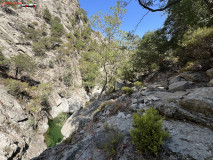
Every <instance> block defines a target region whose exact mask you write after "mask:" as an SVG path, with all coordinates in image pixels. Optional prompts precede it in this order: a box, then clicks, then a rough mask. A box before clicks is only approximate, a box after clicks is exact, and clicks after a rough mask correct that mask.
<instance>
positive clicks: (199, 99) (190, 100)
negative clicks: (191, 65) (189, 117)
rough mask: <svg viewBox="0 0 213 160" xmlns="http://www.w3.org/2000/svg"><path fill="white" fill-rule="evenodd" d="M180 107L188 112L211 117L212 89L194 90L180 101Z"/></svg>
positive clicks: (212, 115)
mask: <svg viewBox="0 0 213 160" xmlns="http://www.w3.org/2000/svg"><path fill="white" fill-rule="evenodd" d="M180 105H181V106H182V107H183V108H184V109H187V110H189V111H192V112H197V113H202V114H204V115H205V116H207V117H211V118H212V117H213V87H205V88H196V89H194V90H193V91H192V92H191V93H190V94H188V95H187V96H185V97H184V99H183V100H181V102H180Z"/></svg>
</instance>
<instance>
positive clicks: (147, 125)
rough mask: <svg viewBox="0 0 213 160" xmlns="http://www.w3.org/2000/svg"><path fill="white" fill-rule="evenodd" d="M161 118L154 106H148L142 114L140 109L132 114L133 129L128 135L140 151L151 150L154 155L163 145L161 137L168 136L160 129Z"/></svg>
mask: <svg viewBox="0 0 213 160" xmlns="http://www.w3.org/2000/svg"><path fill="white" fill-rule="evenodd" d="M162 122H163V118H162V117H161V116H160V115H159V113H158V111H157V110H156V109H154V108H149V109H148V110H146V112H145V114H144V115H143V114H142V112H141V111H139V112H138V113H135V114H133V127H134V128H133V129H131V130H130V135H131V138H132V141H133V143H134V144H136V146H137V148H138V149H139V150H140V151H151V152H153V153H154V154H155V155H157V154H158V151H159V150H160V149H161V146H162V145H163V139H164V138H165V137H168V136H169V134H168V132H167V131H164V130H163V129H162V127H163V123H162Z"/></svg>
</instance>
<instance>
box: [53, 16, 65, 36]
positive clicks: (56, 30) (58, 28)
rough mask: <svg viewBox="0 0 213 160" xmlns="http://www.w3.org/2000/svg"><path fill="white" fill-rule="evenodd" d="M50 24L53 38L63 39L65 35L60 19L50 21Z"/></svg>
mask: <svg viewBox="0 0 213 160" xmlns="http://www.w3.org/2000/svg"><path fill="white" fill-rule="evenodd" d="M50 24H51V29H50V30H51V33H52V36H54V37H61V36H62V35H63V33H64V27H63V25H62V24H61V19H60V18H59V17H55V18H54V19H52V20H51V21H50Z"/></svg>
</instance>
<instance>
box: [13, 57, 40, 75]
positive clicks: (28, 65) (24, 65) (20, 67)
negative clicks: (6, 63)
mask: <svg viewBox="0 0 213 160" xmlns="http://www.w3.org/2000/svg"><path fill="white" fill-rule="evenodd" d="M12 63H14V66H15V78H17V77H18V74H21V72H23V71H24V72H27V73H32V72H34V71H35V69H36V63H35V62H34V61H33V59H32V57H30V56H28V55H25V54H18V55H17V56H14V57H12Z"/></svg>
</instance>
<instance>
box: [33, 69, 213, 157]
mask: <svg viewBox="0 0 213 160" xmlns="http://www.w3.org/2000/svg"><path fill="white" fill-rule="evenodd" d="M202 74H203V73H202ZM170 75H171V74H167V76H166V75H164V76H163V78H162V76H158V77H161V78H160V79H159V78H158V79H156V82H152V83H147V84H145V85H146V87H144V88H143V89H142V90H140V91H137V90H136V89H135V92H134V93H133V94H132V95H131V96H128V95H122V94H121V93H120V92H118V93H115V94H114V95H113V94H112V95H110V96H106V97H105V98H104V99H101V100H96V101H94V102H93V103H91V104H90V105H88V106H87V107H85V108H83V109H81V110H79V111H77V112H75V113H74V114H73V115H72V116H71V117H70V118H69V119H68V120H67V121H66V123H65V124H64V126H63V128H62V134H63V135H64V137H65V138H64V139H65V140H64V141H63V142H62V143H61V144H59V145H56V146H55V147H52V148H49V149H47V150H46V151H44V152H43V153H42V154H41V155H40V156H39V157H36V158H34V159H33V160H84V159H89V160H100V159H101V160H105V159H106V160H107V159H116V160H141V159H147V160H148V159H149V160H150V159H159V160H185V159H188V160H195V159H197V160H207V159H208V160H211V159H213V130H212V127H213V97H212V95H213V87H210V86H209V85H208V82H207V80H206V78H203V80H202V79H201V82H197V80H196V81H194V80H193V79H196V77H197V76H198V74H191V77H190V79H188V77H187V78H184V77H181V76H172V77H171V76H170ZM207 75H208V76H209V73H208V72H207V74H206V76H207ZM193 76H195V78H194V77H193ZM209 77H210V76H209ZM209 80H211V78H210V79H208V81H209ZM182 82H184V83H182ZM188 85H189V86H188ZM171 86H172V87H171ZM175 87H176V89H175ZM171 88H172V89H171ZM148 107H154V108H156V109H157V110H159V112H160V113H161V114H162V115H163V116H164V117H165V120H164V122H163V123H164V129H165V130H168V132H169V134H170V138H169V139H167V140H166V141H165V144H164V145H163V147H162V150H161V151H160V153H159V155H158V156H157V157H155V156H154V155H152V154H151V153H143V154H140V153H139V152H138V151H137V149H136V147H135V146H134V145H133V144H132V142H131V137H130V134H129V131H130V129H131V127H132V113H134V112H136V111H137V110H143V111H145V110H146V109H147V108H148ZM121 137H122V138H121ZM115 139H116V143H115V144H116V145H115V146H111V143H110V142H111V141H112V140H115ZM112 155H113V156H112Z"/></svg>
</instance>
